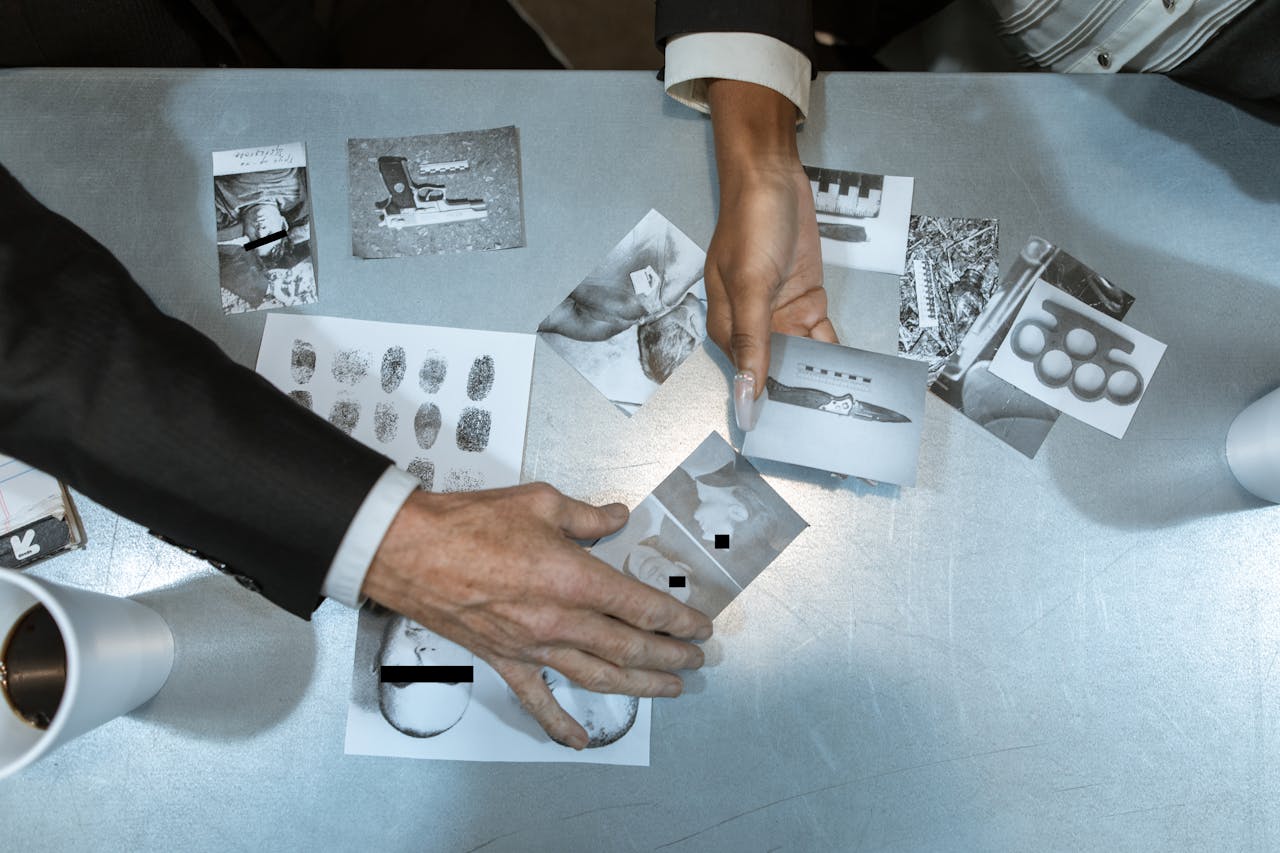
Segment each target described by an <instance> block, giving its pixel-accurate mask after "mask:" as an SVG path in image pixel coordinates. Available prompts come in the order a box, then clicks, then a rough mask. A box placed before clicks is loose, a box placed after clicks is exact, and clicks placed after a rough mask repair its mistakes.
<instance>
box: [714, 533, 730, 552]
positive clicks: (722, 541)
mask: <svg viewBox="0 0 1280 853" xmlns="http://www.w3.org/2000/svg"><path fill="white" fill-rule="evenodd" d="M728 547H729V534H728V533H717V534H716V548H717V549H718V550H724V549H725V548H728Z"/></svg>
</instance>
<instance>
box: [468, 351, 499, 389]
mask: <svg viewBox="0 0 1280 853" xmlns="http://www.w3.org/2000/svg"><path fill="white" fill-rule="evenodd" d="M492 390H493V356H491V355H482V356H480V357H479V358H477V359H476V360H475V361H473V362H471V372H470V373H468V374H467V396H468V397H470V398H471V399H472V400H483V399H484V398H485V397H488V396H489V392H490V391H492Z"/></svg>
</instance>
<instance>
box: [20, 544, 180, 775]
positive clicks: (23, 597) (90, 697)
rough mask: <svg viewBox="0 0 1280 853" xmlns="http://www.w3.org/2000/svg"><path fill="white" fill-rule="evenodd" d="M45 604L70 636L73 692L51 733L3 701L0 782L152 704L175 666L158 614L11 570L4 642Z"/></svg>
mask: <svg viewBox="0 0 1280 853" xmlns="http://www.w3.org/2000/svg"><path fill="white" fill-rule="evenodd" d="M37 604H43V605H44V606H45V608H46V609H47V610H48V611H49V614H50V615H51V616H52V617H53V620H54V622H55V623H56V625H57V627H58V630H59V631H60V632H61V634H62V643H63V647H64V648H65V650H66V658H67V678H66V685H65V687H64V689H63V692H62V699H61V701H60V702H59V704H58V708H57V710H56V711H55V712H54V714H53V717H52V719H51V721H50V723H49V727H48V728H46V729H39V728H36V727H35V726H33V725H32V724H30V723H28V722H27V721H26V720H24V719H23V718H22V717H20V716H19V715H18V713H17V711H15V710H14V709H13V708H12V707H10V704H9V703H8V702H7V701H6V700H5V697H0V779H3V778H5V777H6V776H10V775H12V774H14V773H17V772H18V771H19V770H21V769H22V768H24V767H26V766H27V765H28V764H31V763H32V762H34V761H36V760H37V759H39V758H40V757H41V756H43V755H45V754H47V753H48V752H49V751H51V750H52V749H54V748H55V747H57V746H59V745H61V744H64V743H66V742H67V741H69V740H71V739H72V738H74V737H77V736H78V735H82V734H84V733H85V732H87V731H89V730H90V729H94V728H96V727H98V726H100V725H102V724H103V723H105V722H107V721H108V720H111V719H113V718H115V717H118V716H120V715H121V714H127V713H128V712H130V711H132V710H133V709H134V708H136V707H138V706H139V705H141V704H142V703H143V702H146V701H147V700H148V699H150V698H151V697H152V696H154V695H155V694H156V693H157V692H158V691H159V690H160V688H161V687H162V686H163V685H164V682H165V680H166V679H167V678H168V677H169V670H170V669H172V667H173V634H172V633H170V631H169V626H168V625H167V624H165V621H164V619H162V618H160V614H158V613H156V612H155V611H154V610H152V609H151V608H149V607H147V606H145V605H143V604H139V603H138V602H136V601H130V600H129V599H127V598H117V597H115V596H112V595H103V594H102V593H98V592H90V591H88V590H84V589H76V588H75V587H69V586H63V585H61V584H56V583H53V582H52V581H47V580H44V579H42V578H37V577H33V576H31V575H24V574H19V573H18V572H15V571H11V570H5V569H0V643H4V641H6V640H7V639H8V638H9V636H10V634H11V633H12V631H13V628H14V626H15V625H16V624H17V623H18V621H19V620H20V619H21V618H22V616H23V615H24V614H25V613H26V612H27V611H28V610H30V609H31V608H32V607H34V606H35V605H37ZM4 644H5V645H7V643H4ZM0 651H3V649H0Z"/></svg>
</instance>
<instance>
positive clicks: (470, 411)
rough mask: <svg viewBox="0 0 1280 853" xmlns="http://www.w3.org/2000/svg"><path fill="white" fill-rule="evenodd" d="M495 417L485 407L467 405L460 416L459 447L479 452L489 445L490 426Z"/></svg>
mask: <svg viewBox="0 0 1280 853" xmlns="http://www.w3.org/2000/svg"><path fill="white" fill-rule="evenodd" d="M492 423H493V418H492V417H491V416H490V415H489V412H488V411H487V410H485V409H477V408H475V407H474V406H467V407H466V408H465V409H463V410H462V417H460V418H458V435H457V440H458V449H459V450H468V451H471V452H472V453H479V452H480V451H482V450H484V449H485V448H486V447H488V446H489V427H490V426H492Z"/></svg>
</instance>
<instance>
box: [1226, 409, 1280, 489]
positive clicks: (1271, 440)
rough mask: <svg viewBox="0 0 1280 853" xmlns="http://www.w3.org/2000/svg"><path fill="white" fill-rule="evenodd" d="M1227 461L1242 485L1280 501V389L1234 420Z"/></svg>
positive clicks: (1229, 431) (1228, 440) (1229, 435)
mask: <svg viewBox="0 0 1280 853" xmlns="http://www.w3.org/2000/svg"><path fill="white" fill-rule="evenodd" d="M1227 464H1228V465H1230V466H1231V473H1233V474H1235V475H1236V479H1237V480H1239V481H1240V485H1242V486H1244V487H1245V488H1246V489H1248V490H1249V491H1251V492H1253V493H1254V494H1255V495H1257V496H1258V497H1260V498H1262V499H1263V500H1268V501H1273V502H1275V503H1280V388H1277V389H1276V390H1274V391H1272V392H1271V393H1270V394H1268V395H1266V396H1265V397H1263V398H1262V399H1261V400H1258V401H1257V402H1255V403H1254V404H1253V405H1251V406H1249V408H1247V409H1245V410H1244V411H1243V412H1241V413H1240V414H1239V415H1237V416H1236V419H1235V420H1234V421H1232V422H1231V429H1230V430H1228V431H1227Z"/></svg>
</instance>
